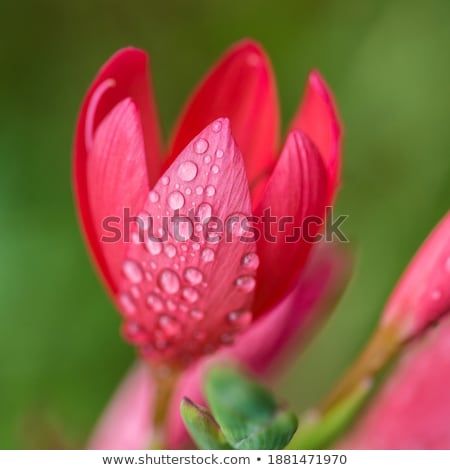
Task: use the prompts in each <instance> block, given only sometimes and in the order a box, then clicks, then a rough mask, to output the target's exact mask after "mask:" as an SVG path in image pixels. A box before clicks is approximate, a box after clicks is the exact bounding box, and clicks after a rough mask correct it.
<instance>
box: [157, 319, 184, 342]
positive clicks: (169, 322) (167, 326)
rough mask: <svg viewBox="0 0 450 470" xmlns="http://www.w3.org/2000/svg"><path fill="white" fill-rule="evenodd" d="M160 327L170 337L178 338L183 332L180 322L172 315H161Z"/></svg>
mask: <svg viewBox="0 0 450 470" xmlns="http://www.w3.org/2000/svg"><path fill="white" fill-rule="evenodd" d="M158 326H159V327H160V328H161V330H162V331H163V332H164V333H165V334H166V335H167V336H169V337H173V336H177V335H179V334H180V332H181V325H180V322H179V321H178V320H177V319H176V318H174V317H172V316H171V315H166V314H164V315H160V316H159V317H158Z"/></svg>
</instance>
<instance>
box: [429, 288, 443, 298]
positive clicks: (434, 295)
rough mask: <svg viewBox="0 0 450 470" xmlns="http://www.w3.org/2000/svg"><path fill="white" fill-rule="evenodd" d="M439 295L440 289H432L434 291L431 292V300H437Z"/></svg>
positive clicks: (440, 293) (440, 295) (440, 294)
mask: <svg viewBox="0 0 450 470" xmlns="http://www.w3.org/2000/svg"><path fill="white" fill-rule="evenodd" d="M441 297H442V292H441V291H440V290H437V289H436V290H434V291H433V292H432V293H431V298H432V299H433V300H436V301H438V300H440V299H441Z"/></svg>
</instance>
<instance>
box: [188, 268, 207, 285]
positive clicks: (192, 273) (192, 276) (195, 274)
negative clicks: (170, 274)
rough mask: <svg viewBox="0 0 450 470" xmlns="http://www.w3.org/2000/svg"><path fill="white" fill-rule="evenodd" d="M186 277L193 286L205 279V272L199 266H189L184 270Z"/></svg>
mask: <svg viewBox="0 0 450 470" xmlns="http://www.w3.org/2000/svg"><path fill="white" fill-rule="evenodd" d="M184 278H185V279H186V281H187V282H189V284H191V285H192V286H196V285H197V284H200V283H201V282H202V281H203V274H202V272H201V271H199V270H198V269H197V268H187V269H186V270H185V271H184Z"/></svg>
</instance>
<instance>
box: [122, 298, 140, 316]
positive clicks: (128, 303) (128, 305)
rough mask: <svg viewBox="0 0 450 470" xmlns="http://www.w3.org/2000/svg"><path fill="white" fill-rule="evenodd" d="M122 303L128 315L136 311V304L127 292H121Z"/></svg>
mask: <svg viewBox="0 0 450 470" xmlns="http://www.w3.org/2000/svg"><path fill="white" fill-rule="evenodd" d="M119 302H120V305H121V306H122V307H123V309H124V311H125V313H127V314H128V315H133V314H135V313H136V305H135V304H134V302H133V299H132V298H131V297H130V296H129V295H128V294H125V293H122V294H120V296H119Z"/></svg>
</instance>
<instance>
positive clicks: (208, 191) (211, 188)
mask: <svg viewBox="0 0 450 470" xmlns="http://www.w3.org/2000/svg"><path fill="white" fill-rule="evenodd" d="M205 193H206V195H207V196H208V197H213V196H214V194H216V188H215V187H214V186H212V185H209V186H206V188H205Z"/></svg>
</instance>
